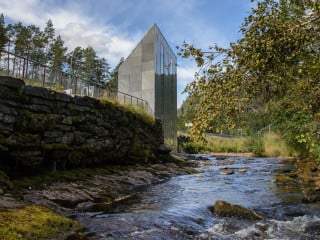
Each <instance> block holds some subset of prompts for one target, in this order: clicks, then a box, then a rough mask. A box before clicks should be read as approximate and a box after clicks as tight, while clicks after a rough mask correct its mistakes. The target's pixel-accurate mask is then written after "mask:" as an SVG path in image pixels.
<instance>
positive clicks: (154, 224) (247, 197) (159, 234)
mask: <svg viewBox="0 0 320 240" xmlns="http://www.w3.org/2000/svg"><path fill="white" fill-rule="evenodd" d="M199 156H200V157H205V158H207V159H209V160H206V161H203V163H204V164H203V166H201V167H199V168H197V170H198V171H199V173H196V174H190V175H183V176H178V177H174V178H171V179H170V180H168V181H165V182H162V183H159V184H156V185H152V186H148V187H145V188H140V189H137V190H135V194H134V197H132V198H130V199H129V200H127V201H124V202H123V203H122V204H119V205H118V206H115V207H114V209H113V210H112V211H109V212H86V213H82V214H81V215H79V216H78V220H79V221H80V222H81V223H82V224H83V225H84V226H85V227H86V239H152V240H160V239H163V240H167V239H230V240H231V239H232V240H234V239H310V240H311V239H312V240H314V239H320V205H319V204H316V203H315V204H304V203H302V202H301V198H302V196H303V194H302V192H301V187H300V183H299V182H295V183H294V184H290V185H288V184H280V183H277V182H276V181H275V176H276V175H277V174H278V173H277V172H278V170H279V169H287V170H283V171H290V166H288V165H283V164H281V159H278V158H242V157H240V158H239V157H231V158H226V159H225V158H218V157H213V156H209V155H195V156H194V157H198V158H199ZM224 168H225V169H224ZM230 170H232V171H233V172H234V173H233V174H230V175H224V174H223V172H225V171H230ZM217 200H223V201H226V202H229V203H232V204H237V205H241V206H243V207H246V208H249V209H252V210H255V211H256V212H258V213H259V214H262V215H264V216H265V218H264V219H263V220H243V219H239V218H228V217H218V216H217V215H215V214H214V213H212V212H210V210H209V209H208V208H209V207H210V206H213V205H214V203H215V202H216V201H217Z"/></svg>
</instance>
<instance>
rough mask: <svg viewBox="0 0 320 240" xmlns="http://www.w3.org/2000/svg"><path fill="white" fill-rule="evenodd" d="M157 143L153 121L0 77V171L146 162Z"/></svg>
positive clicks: (102, 103) (159, 130) (153, 157)
mask: <svg viewBox="0 0 320 240" xmlns="http://www.w3.org/2000/svg"><path fill="white" fill-rule="evenodd" d="M162 144H163V135H162V128H161V123H159V122H158V121H156V123H152V122H151V121H148V120H147V119H146V118H143V117H142V116H140V115H139V114H135V113H133V112H131V111H129V110H127V109H125V108H123V107H122V106H119V105H117V104H114V103H111V102H107V101H99V100H97V99H93V98H89V97H79V96H74V97H71V96H69V95H67V94H63V93H59V92H55V91H52V90H50V89H46V88H41V87H33V86H26V85H25V84H24V82H23V81H22V80H20V79H16V78H11V77H3V76H0V169H2V170H3V171H5V172H6V173H7V174H9V175H11V176H21V175H33V174H36V173H41V172H44V171H52V170H53V171H55V170H58V169H70V168H75V167H89V166H98V165H103V164H108V163H117V164H118V163H126V162H127V161H139V162H141V161H143V162H148V161H150V160H156V159H157V156H156V155H157V154H158V151H159V147H160V146H161V145H162ZM160 149H161V148H160Z"/></svg>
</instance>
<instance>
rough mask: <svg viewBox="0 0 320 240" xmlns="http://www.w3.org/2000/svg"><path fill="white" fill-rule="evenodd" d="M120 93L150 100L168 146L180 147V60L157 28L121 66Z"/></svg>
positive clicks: (155, 27) (119, 77) (151, 29)
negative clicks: (178, 104) (178, 119)
mask: <svg viewBox="0 0 320 240" xmlns="http://www.w3.org/2000/svg"><path fill="white" fill-rule="evenodd" d="M118 91H120V92H124V93H127V94H130V95H133V96H135V97H138V98H142V99H144V100H146V101H147V102H148V103H149V105H150V108H151V109H152V113H153V114H154V116H155V117H156V118H160V119H161V120H162V124H163V132H164V138H165V143H166V144H168V145H170V146H172V147H173V148H174V149H176V147H177V58H176V56H175V54H174V52H173V51H172V49H171V48H170V46H169V44H168V43H167V41H166V39H165V38H164V36H163V34H162V33H161V31H160V30H159V28H158V27H157V25H153V26H152V27H151V28H150V30H149V31H148V32H147V34H146V35H145V36H144V37H143V39H142V40H141V41H140V42H139V44H138V45H137V46H136V48H135V49H134V50H133V51H132V52H131V54H130V55H129V56H128V58H127V59H126V60H125V61H124V62H123V63H122V64H121V65H120V67H119V75H118Z"/></svg>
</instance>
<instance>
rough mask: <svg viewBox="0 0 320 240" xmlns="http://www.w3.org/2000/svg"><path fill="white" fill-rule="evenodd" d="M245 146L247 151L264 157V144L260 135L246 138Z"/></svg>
mask: <svg viewBox="0 0 320 240" xmlns="http://www.w3.org/2000/svg"><path fill="white" fill-rule="evenodd" d="M246 144H247V147H248V150H249V152H252V153H253V154H254V156H256V157H264V156H265V151H264V144H263V138H262V137H261V136H253V137H250V138H248V139H247V142H246Z"/></svg>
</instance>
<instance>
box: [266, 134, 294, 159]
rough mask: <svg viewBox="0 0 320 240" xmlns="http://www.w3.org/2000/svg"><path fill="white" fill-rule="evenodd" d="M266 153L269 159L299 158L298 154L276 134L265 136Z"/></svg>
mask: <svg viewBox="0 0 320 240" xmlns="http://www.w3.org/2000/svg"><path fill="white" fill-rule="evenodd" d="M263 143H264V151H265V156H267V157H292V156H297V152H296V151H295V150H294V149H292V148H291V147H290V146H288V144H286V142H285V141H284V140H283V139H282V138H281V136H280V135H279V134H276V133H266V134H265V135H264V136H263Z"/></svg>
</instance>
